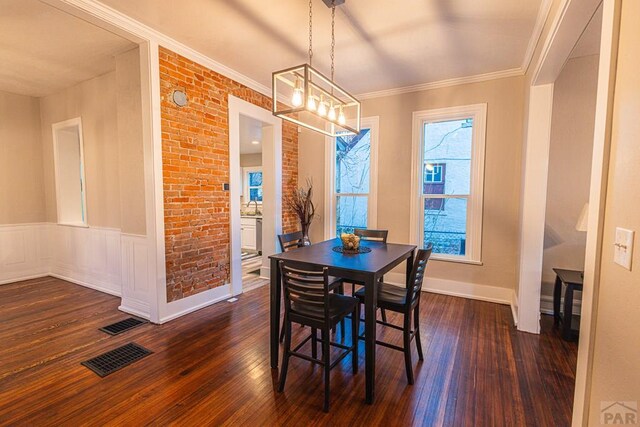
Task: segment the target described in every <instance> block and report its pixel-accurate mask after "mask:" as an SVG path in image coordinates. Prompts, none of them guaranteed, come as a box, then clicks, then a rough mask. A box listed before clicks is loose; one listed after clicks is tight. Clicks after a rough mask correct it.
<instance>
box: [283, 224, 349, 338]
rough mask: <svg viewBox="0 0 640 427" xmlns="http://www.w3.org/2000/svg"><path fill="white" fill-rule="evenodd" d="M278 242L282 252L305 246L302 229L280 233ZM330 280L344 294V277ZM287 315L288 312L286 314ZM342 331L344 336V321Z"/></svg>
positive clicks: (333, 286)
mask: <svg viewBox="0 0 640 427" xmlns="http://www.w3.org/2000/svg"><path fill="white" fill-rule="evenodd" d="M278 243H279V244H280V250H281V251H282V252H287V251H289V250H291V249H295V248H300V247H302V246H303V244H302V231H294V232H292V233H286V234H279V235H278ZM329 282H330V284H331V287H332V289H335V292H337V293H340V294H343V295H344V285H343V284H342V279H339V278H337V277H333V276H329ZM285 316H286V314H285ZM285 322H286V318H285V319H284V320H283V322H282V329H281V330H280V342H282V341H284V324H285ZM340 333H341V334H342V336H344V334H345V326H344V322H341V323H340Z"/></svg>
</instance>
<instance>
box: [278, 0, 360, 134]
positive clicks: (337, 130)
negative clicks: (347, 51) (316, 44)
mask: <svg viewBox="0 0 640 427" xmlns="http://www.w3.org/2000/svg"><path fill="white" fill-rule="evenodd" d="M324 1H325V3H327V6H329V7H330V8H331V78H328V77H326V76H325V75H324V74H322V73H320V72H319V71H318V70H316V69H315V68H313V67H312V61H313V0H309V63H308V64H303V65H298V66H296V67H291V68H286V69H284V70H280V71H276V72H274V73H273V75H272V79H273V81H272V89H273V95H272V100H273V115H274V116H277V117H280V118H282V119H284V120H288V121H290V122H293V123H295V124H297V125H300V126H304V127H306V128H308V129H311V130H314V131H316V132H320V133H322V134H324V135H327V136H331V137H335V136H338V135H344V134H358V133H360V101H358V100H357V99H356V98H355V97H354V96H353V95H351V94H349V93H348V92H347V91H345V90H344V89H342V88H341V87H340V86H338V85H337V84H336V83H335V82H334V80H333V79H334V74H335V16H336V0H324ZM338 1H339V3H344V1H343V0H338Z"/></svg>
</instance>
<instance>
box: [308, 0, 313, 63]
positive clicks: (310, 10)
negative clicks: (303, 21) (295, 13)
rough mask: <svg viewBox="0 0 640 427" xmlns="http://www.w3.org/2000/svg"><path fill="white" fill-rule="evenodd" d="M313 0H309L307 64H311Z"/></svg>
mask: <svg viewBox="0 0 640 427" xmlns="http://www.w3.org/2000/svg"><path fill="white" fill-rule="evenodd" d="M312 61H313V0H309V65H313V63H312Z"/></svg>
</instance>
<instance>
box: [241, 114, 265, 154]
mask: <svg viewBox="0 0 640 427" xmlns="http://www.w3.org/2000/svg"><path fill="white" fill-rule="evenodd" d="M262 126H263V124H262V122H261V121H259V120H256V119H253V118H251V117H247V116H243V115H240V154H254V153H262ZM252 141H258V142H260V144H252Z"/></svg>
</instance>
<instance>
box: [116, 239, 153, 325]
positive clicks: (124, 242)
mask: <svg viewBox="0 0 640 427" xmlns="http://www.w3.org/2000/svg"><path fill="white" fill-rule="evenodd" d="M120 242H121V251H122V256H121V257H120V258H121V260H122V303H121V305H120V310H122V311H125V312H127V313H130V314H135V315H136V316H142V317H145V318H147V319H148V318H149V316H150V313H151V308H150V306H149V296H150V289H149V287H150V282H151V281H150V280H149V263H148V261H149V246H148V244H147V238H146V237H145V236H138V235H134V234H125V233H122V235H121V237H120Z"/></svg>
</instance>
